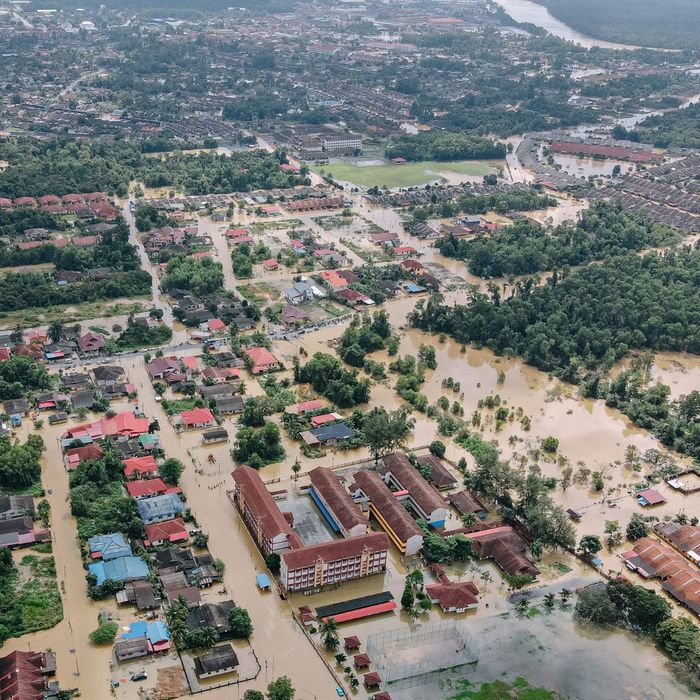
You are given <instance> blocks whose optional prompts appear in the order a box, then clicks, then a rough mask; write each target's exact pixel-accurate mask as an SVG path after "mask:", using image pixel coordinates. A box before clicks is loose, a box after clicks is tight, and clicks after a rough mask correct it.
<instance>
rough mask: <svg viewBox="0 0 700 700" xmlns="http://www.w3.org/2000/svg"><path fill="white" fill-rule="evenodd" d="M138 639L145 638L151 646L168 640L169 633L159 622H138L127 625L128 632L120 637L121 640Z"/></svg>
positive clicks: (161, 622) (163, 624) (162, 623)
mask: <svg viewBox="0 0 700 700" xmlns="http://www.w3.org/2000/svg"><path fill="white" fill-rule="evenodd" d="M138 637H146V638H147V639H148V641H149V642H150V643H151V644H157V643H158V642H164V641H167V640H169V639H170V632H169V631H168V628H167V627H166V625H165V623H164V622H163V621H161V620H155V621H154V622H146V620H138V621H137V622H132V623H131V624H130V625H129V631H128V632H125V633H124V634H122V635H121V638H122V639H137V638H138Z"/></svg>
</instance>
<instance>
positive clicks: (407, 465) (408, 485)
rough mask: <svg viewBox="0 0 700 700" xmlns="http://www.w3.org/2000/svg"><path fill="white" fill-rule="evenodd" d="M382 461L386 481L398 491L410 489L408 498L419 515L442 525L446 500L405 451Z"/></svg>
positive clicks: (445, 514)
mask: <svg viewBox="0 0 700 700" xmlns="http://www.w3.org/2000/svg"><path fill="white" fill-rule="evenodd" d="M382 461H383V462H384V469H382V470H381V474H382V475H383V476H384V481H385V482H386V483H387V484H389V485H390V486H393V487H394V488H395V489H396V490H397V491H408V494H407V498H408V500H409V502H410V504H411V506H412V507H413V509H414V510H415V511H416V512H417V513H418V515H419V516H420V517H421V518H423V519H424V520H425V521H426V522H428V523H429V524H430V525H432V526H433V527H442V526H443V525H444V524H445V518H446V517H447V508H446V507H445V502H444V501H443V500H442V497H441V496H440V494H439V493H438V491H437V489H436V488H435V487H434V486H432V485H431V484H429V483H428V482H427V481H426V480H425V479H424V478H423V476H422V474H421V473H420V472H419V471H418V470H417V469H416V468H415V467H414V466H413V465H412V464H411V462H410V461H409V460H408V457H407V456H406V455H405V454H403V452H394V453H393V454H390V455H386V457H384V458H383V459H382Z"/></svg>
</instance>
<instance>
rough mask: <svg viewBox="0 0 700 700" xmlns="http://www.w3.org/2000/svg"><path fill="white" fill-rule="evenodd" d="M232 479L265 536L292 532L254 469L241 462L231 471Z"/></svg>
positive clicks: (269, 537) (270, 536) (270, 537)
mask: <svg viewBox="0 0 700 700" xmlns="http://www.w3.org/2000/svg"><path fill="white" fill-rule="evenodd" d="M233 480H234V481H235V482H236V486H237V487H238V488H239V489H240V491H241V493H242V494H243V498H244V499H245V502H246V504H247V505H248V507H249V508H250V510H251V511H252V512H253V515H254V516H255V519H256V520H257V521H258V522H259V523H260V527H261V528H262V531H263V534H264V535H265V537H267V538H268V539H272V538H273V537H276V536H277V535H279V534H280V533H284V534H286V535H288V536H289V535H291V534H292V529H291V528H290V527H289V523H288V522H287V520H286V518H285V517H284V515H282V512H281V511H280V509H279V508H278V507H277V504H276V503H275V502H274V500H273V499H272V496H271V495H270V492H269V491H268V490H267V489H266V488H265V484H263V482H262V479H261V478H260V475H259V474H258V472H257V471H255V469H252V468H251V467H247V466H246V465H244V464H242V465H241V466H239V467H236V469H235V470H234V471H233Z"/></svg>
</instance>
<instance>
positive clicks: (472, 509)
mask: <svg viewBox="0 0 700 700" xmlns="http://www.w3.org/2000/svg"><path fill="white" fill-rule="evenodd" d="M450 503H451V504H452V505H453V506H454V507H455V508H456V509H457V510H458V511H459V514H460V515H464V514H465V513H485V512H486V508H484V506H483V504H482V503H481V501H480V500H479V499H478V498H477V497H476V496H475V495H474V494H473V493H472V492H471V491H466V490H465V491H459V492H457V493H452V494H450Z"/></svg>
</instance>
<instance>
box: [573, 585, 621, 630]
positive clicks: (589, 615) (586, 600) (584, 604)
mask: <svg viewBox="0 0 700 700" xmlns="http://www.w3.org/2000/svg"><path fill="white" fill-rule="evenodd" d="M574 613H575V615H576V617H578V618H579V619H581V620H586V621H587V622H592V623H593V624H596V625H612V624H615V623H616V622H617V619H618V610H617V607H616V606H615V604H614V603H613V602H612V600H610V596H608V592H607V590H606V589H605V587H604V586H592V587H590V588H584V589H583V590H582V591H581V592H580V593H579V594H578V600H577V601H576V608H575V610H574Z"/></svg>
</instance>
